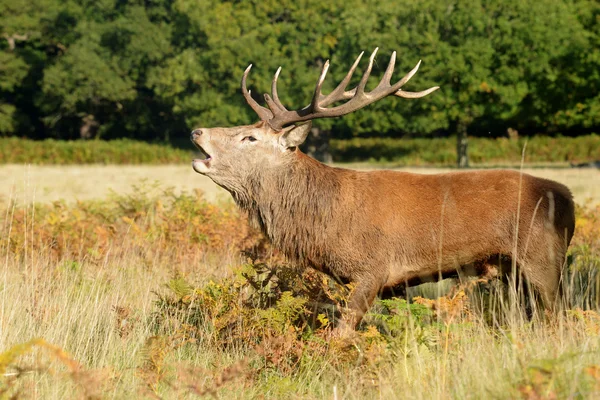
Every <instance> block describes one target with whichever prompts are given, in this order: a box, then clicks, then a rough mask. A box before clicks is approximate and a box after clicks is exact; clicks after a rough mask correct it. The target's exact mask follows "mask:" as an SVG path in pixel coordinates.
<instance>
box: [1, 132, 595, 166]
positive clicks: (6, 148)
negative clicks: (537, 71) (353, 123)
mask: <svg viewBox="0 0 600 400" xmlns="http://www.w3.org/2000/svg"><path fill="white" fill-rule="evenodd" d="M525 143H527V149H526V154H525V163H527V164H557V163H558V164H566V163H569V162H574V163H577V162H586V161H589V160H600V136H599V135H596V134H591V135H586V136H579V137H573V138H572V137H562V136H559V137H547V136H534V137H532V138H521V139H518V140H511V139H508V138H499V139H487V138H470V139H469V158H470V161H471V163H473V164H478V165H518V164H519V163H520V162H521V154H522V151H523V147H524V146H525ZM330 151H331V153H332V155H333V159H334V161H336V162H364V161H367V162H371V163H378V164H385V163H390V164H393V165H395V166H438V167H447V166H454V165H455V163H456V139H455V138H453V137H450V138H434V139H426V138H418V139H397V138H353V139H348V140H339V139H332V140H331V143H330ZM193 157H194V151H193V149H192V147H191V145H190V149H189V150H185V149H179V148H175V147H172V146H170V145H166V144H150V143H145V142H139V141H135V140H129V139H119V140H113V141H100V140H91V141H59V140H53V139H48V140H43V141H34V140H28V139H18V138H0V163H4V164H45V165H47V164H57V165H67V164H181V163H188V162H189V161H190V160H191V159H192V158H193Z"/></svg>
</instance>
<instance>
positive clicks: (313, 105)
mask: <svg viewBox="0 0 600 400" xmlns="http://www.w3.org/2000/svg"><path fill="white" fill-rule="evenodd" d="M328 70H329V60H327V61H325V64H323V69H321V75H320V76H319V80H318V81H317V84H316V86H315V92H314V93H313V98H312V101H311V102H310V105H309V106H308V110H309V111H310V112H319V111H323V110H324V108H323V107H321V106H320V105H319V99H320V97H322V95H321V88H322V87H323V82H324V81H325V77H326V76H327V71H328Z"/></svg>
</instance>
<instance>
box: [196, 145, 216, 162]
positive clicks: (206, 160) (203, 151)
mask: <svg viewBox="0 0 600 400" xmlns="http://www.w3.org/2000/svg"><path fill="white" fill-rule="evenodd" d="M196 146H197V147H198V150H200V153H201V154H202V155H203V156H204V158H198V159H196V160H194V161H201V162H203V163H204V164H207V165H208V163H209V162H210V160H212V157H211V156H210V154H208V153H207V152H206V150H204V149H203V148H202V147H201V146H198V145H196Z"/></svg>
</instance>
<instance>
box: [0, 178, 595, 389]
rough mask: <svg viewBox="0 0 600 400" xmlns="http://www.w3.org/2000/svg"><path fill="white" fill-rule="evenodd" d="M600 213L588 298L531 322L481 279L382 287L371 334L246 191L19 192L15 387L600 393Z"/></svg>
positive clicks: (1, 346)
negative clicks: (223, 198)
mask: <svg viewBox="0 0 600 400" xmlns="http://www.w3.org/2000/svg"><path fill="white" fill-rule="evenodd" d="M598 215H600V212H599V210H598V209H597V208H596V209H594V208H593V207H589V208H580V209H579V210H578V231H577V234H576V237H575V239H574V242H573V246H572V266H571V271H572V273H573V274H578V275H576V276H579V277H582V279H583V281H582V282H581V283H582V285H584V286H582V287H583V288H584V289H585V290H580V288H576V289H577V290H570V291H568V296H574V297H577V298H579V299H580V300H582V301H581V302H580V304H578V305H576V306H577V308H573V310H570V311H566V312H565V313H563V314H561V315H560V316H555V317H547V318H545V319H544V318H536V319H534V320H533V321H531V322H529V321H527V320H526V319H525V318H522V316H521V315H520V314H518V313H515V314H511V313H512V312H513V311H511V309H510V308H509V307H505V306H502V305H500V306H498V308H500V309H499V310H498V311H493V312H492V311H490V310H489V308H485V307H484V308H483V310H481V307H479V302H485V301H489V300H490V296H492V299H493V296H495V295H494V294H491V295H490V293H489V290H491V289H490V288H491V287H490V286H489V285H485V284H477V283H476V282H464V283H463V284H461V285H460V286H458V287H455V288H454V289H452V290H450V291H449V293H448V294H447V295H446V296H445V297H443V298H442V299H440V300H437V301H435V300H428V299H416V300H414V301H412V302H410V303H407V302H406V301H405V300H403V299H395V300H386V301H381V302H379V303H378V304H376V305H375V306H374V307H373V309H372V310H371V312H370V314H369V315H368V316H367V318H366V320H365V323H364V324H363V325H362V326H361V328H360V330H359V332H358V334H357V335H356V336H355V337H353V338H350V339H340V338H335V337H331V335H330V330H329V328H330V327H331V324H332V323H333V321H334V319H335V318H336V315H335V313H334V310H335V308H334V306H336V305H337V306H339V305H343V304H344V302H345V299H346V294H347V290H348V288H346V287H343V286H340V285H338V284H336V283H334V282H332V281H331V280H329V279H328V278H326V277H325V276H324V275H321V274H318V273H315V272H311V271H307V272H305V273H304V274H303V275H299V273H298V272H297V271H295V270H294V269H293V268H289V267H290V266H288V265H287V264H286V263H285V262H284V261H283V260H282V258H281V257H280V255H279V254H278V253H277V252H275V251H273V250H272V249H271V248H270V247H269V246H268V245H266V243H264V242H263V241H261V238H260V236H258V235H257V234H256V233H255V232H253V231H252V230H249V229H248V228H247V226H246V222H245V220H244V218H243V216H240V215H238V213H237V211H236V210H235V208H233V207H231V205H220V206H216V205H214V204H212V203H209V202H206V201H204V200H203V198H202V196H201V195H200V194H193V195H192V194H185V195H183V196H181V195H179V194H175V193H174V192H173V191H170V190H167V191H166V192H165V191H164V190H163V189H161V188H156V187H153V186H152V185H149V186H139V187H138V188H137V189H136V190H135V191H134V192H133V194H130V195H123V194H120V195H116V194H114V195H112V196H111V197H107V198H104V199H103V200H102V201H87V202H80V203H76V204H73V203H71V204H66V203H55V204H45V205H37V206H33V205H32V204H31V202H22V201H17V200H15V201H12V200H11V199H8V201H6V202H5V203H4V205H3V206H1V207H0V234H1V236H0V263H1V265H2V272H1V274H0V285H1V286H0V289H1V290H0V372H2V374H3V375H2V376H0V390H2V391H4V390H5V392H3V393H4V394H3V395H4V396H11V395H16V397H25V398H28V397H31V398H39V399H63V398H79V397H82V398H139V397H147V398H159V397H160V398H167V399H171V398H172V399H175V398H196V397H198V396H216V397H217V398H227V399H230V398H254V397H258V396H264V397H265V398H273V399H279V398H286V397H290V398H329V399H331V398H335V396H337V398H339V399H342V398H344V399H364V398H411V399H412V398H415V399H432V398H434V399H444V398H461V399H462V398H473V399H480V398H524V399H552V398H590V399H592V398H596V397H597V396H598V395H600V362H599V360H600V315H599V314H598V309H597V307H598V303H594V302H595V301H596V300H595V299H597V292H594V290H597V288H596V289H593V290H588V289H589V287H593V285H594V284H595V283H594V278H595V277H597V276H598V273H597V270H598V265H599V264H598V263H599V260H600V242H599V241H598V240H599V239H598V238H599V237H600V221H599V220H598ZM195 218H196V219H195ZM243 249H246V250H247V253H245V254H244V255H242V254H241V253H240V251H241V250H243ZM594 274H595V275H594ZM585 277H588V278H585ZM584 278H585V279H584ZM586 279H587V280H586ZM580 286H581V285H580ZM286 293H287V294H286ZM413 294H415V295H416V294H421V295H423V294H424V291H422V292H421V293H418V292H414V293H413ZM434 297H435V296H434ZM583 300H585V301H583ZM580 306H584V308H579V307H580ZM590 307H596V308H595V310H594V309H589V308H590ZM585 308H587V309H585ZM32 340H33V342H32Z"/></svg>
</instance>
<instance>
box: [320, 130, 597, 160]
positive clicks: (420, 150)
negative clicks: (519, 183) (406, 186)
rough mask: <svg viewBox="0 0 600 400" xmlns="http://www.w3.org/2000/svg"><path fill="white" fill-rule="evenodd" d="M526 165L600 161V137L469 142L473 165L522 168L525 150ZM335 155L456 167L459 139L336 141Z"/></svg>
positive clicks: (482, 139) (333, 142)
mask: <svg viewBox="0 0 600 400" xmlns="http://www.w3.org/2000/svg"><path fill="white" fill-rule="evenodd" d="M525 143H527V148H526V152H525V162H526V163H530V164H532V163H536V164H540V163H568V162H575V163H577V162H585V161H589V160H600V136H599V135H596V134H591V135H586V136H579V137H573V138H572V137H562V136H559V137H547V136H534V137H531V138H521V139H518V140H511V139H508V138H499V139H487V138H470V139H469V159H470V161H471V163H473V164H487V165H493V164H519V163H520V162H521V155H522V152H523V147H524V146H525ZM331 152H332V154H333V158H334V160H335V161H337V162H358V161H365V160H368V161H370V162H375V163H393V164H395V165H398V166H401V165H402V166H404V165H406V166H409V165H410V166H454V165H455V164H456V138H453V137H450V138H435V139H395V138H353V139H350V140H335V139H334V140H332V141H331Z"/></svg>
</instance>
